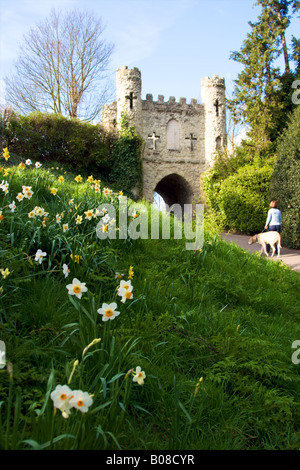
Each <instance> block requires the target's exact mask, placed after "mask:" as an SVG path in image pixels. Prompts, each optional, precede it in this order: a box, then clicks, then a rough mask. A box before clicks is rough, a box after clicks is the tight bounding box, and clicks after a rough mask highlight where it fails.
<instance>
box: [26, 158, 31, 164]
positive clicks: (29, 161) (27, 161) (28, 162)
mask: <svg viewBox="0 0 300 470" xmlns="http://www.w3.org/2000/svg"><path fill="white" fill-rule="evenodd" d="M25 163H26V165H28V166H29V165H31V164H32V161H31V160H30V158H27V160H26V161H25Z"/></svg>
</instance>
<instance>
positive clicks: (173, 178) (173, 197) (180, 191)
mask: <svg viewBox="0 0 300 470" xmlns="http://www.w3.org/2000/svg"><path fill="white" fill-rule="evenodd" d="M154 191H155V192H156V193H158V194H159V195H160V196H161V197H162V198H163V200H164V201H165V203H166V204H167V205H168V206H169V207H171V206H172V205H173V204H179V205H180V206H181V208H182V212H183V209H184V204H192V200H193V190H192V188H191V186H190V184H189V183H188V182H187V181H186V179H185V178H183V177H182V176H180V175H178V174H176V173H172V174H170V175H167V176H165V177H164V178H162V179H161V180H160V181H159V183H158V184H157V185H156V187H155V189H154Z"/></svg>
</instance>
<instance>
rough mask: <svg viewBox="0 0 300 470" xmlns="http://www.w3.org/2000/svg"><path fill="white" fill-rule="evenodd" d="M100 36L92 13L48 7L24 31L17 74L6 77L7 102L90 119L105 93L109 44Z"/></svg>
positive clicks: (22, 109) (20, 107) (25, 110)
mask: <svg viewBox="0 0 300 470" xmlns="http://www.w3.org/2000/svg"><path fill="white" fill-rule="evenodd" d="M102 36H103V27H102V23H101V20H97V19H95V18H94V17H93V15H92V14H90V13H88V12H79V11H76V10H74V11H71V12H69V13H66V14H65V15H62V14H59V13H57V12H56V11H55V10H52V12H51V14H50V17H49V19H46V20H45V21H44V22H42V23H41V24H39V25H37V27H36V28H35V29H31V30H30V31H29V32H28V33H27V34H26V35H25V36H24V43H23V45H22V46H21V49H20V56H19V59H18V61H17V63H16V74H15V76H13V77H6V79H5V83H6V90H7V97H8V102H9V104H10V105H11V106H12V107H13V109H15V110H17V111H19V112H21V113H28V112H32V111H34V112H35V111H39V112H53V113H55V114H61V115H64V116H67V117H71V118H77V117H79V116H80V114H82V117H84V118H85V119H87V120H92V119H94V118H95V117H96V116H97V115H98V114H99V112H100V111H101V107H102V105H103V104H104V101H105V96H106V95H107V93H108V87H107V86H106V88H105V87H102V88H101V87H100V82H101V81H102V80H103V79H104V77H105V72H106V71H107V67H108V64H109V60H110V57H111V54H112V52H113V48H114V46H113V45H112V44H108V43H106V42H105V41H104V40H103V38H102Z"/></svg>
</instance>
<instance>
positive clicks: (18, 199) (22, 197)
mask: <svg viewBox="0 0 300 470" xmlns="http://www.w3.org/2000/svg"><path fill="white" fill-rule="evenodd" d="M16 199H17V201H19V202H21V201H23V199H24V194H22V193H18V194H17V196H16Z"/></svg>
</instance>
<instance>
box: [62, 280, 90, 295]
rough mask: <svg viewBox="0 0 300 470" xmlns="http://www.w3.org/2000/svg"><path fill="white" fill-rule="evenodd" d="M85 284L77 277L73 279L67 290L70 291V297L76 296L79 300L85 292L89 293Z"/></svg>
mask: <svg viewBox="0 0 300 470" xmlns="http://www.w3.org/2000/svg"><path fill="white" fill-rule="evenodd" d="M85 284H86V283H85V282H80V281H79V280H78V279H77V278H76V277H75V278H74V279H73V281H72V284H68V285H67V286H66V288H67V289H68V294H69V295H75V296H76V297H77V298H78V299H81V297H82V294H83V292H87V290H88V289H87V287H86V286H85Z"/></svg>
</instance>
